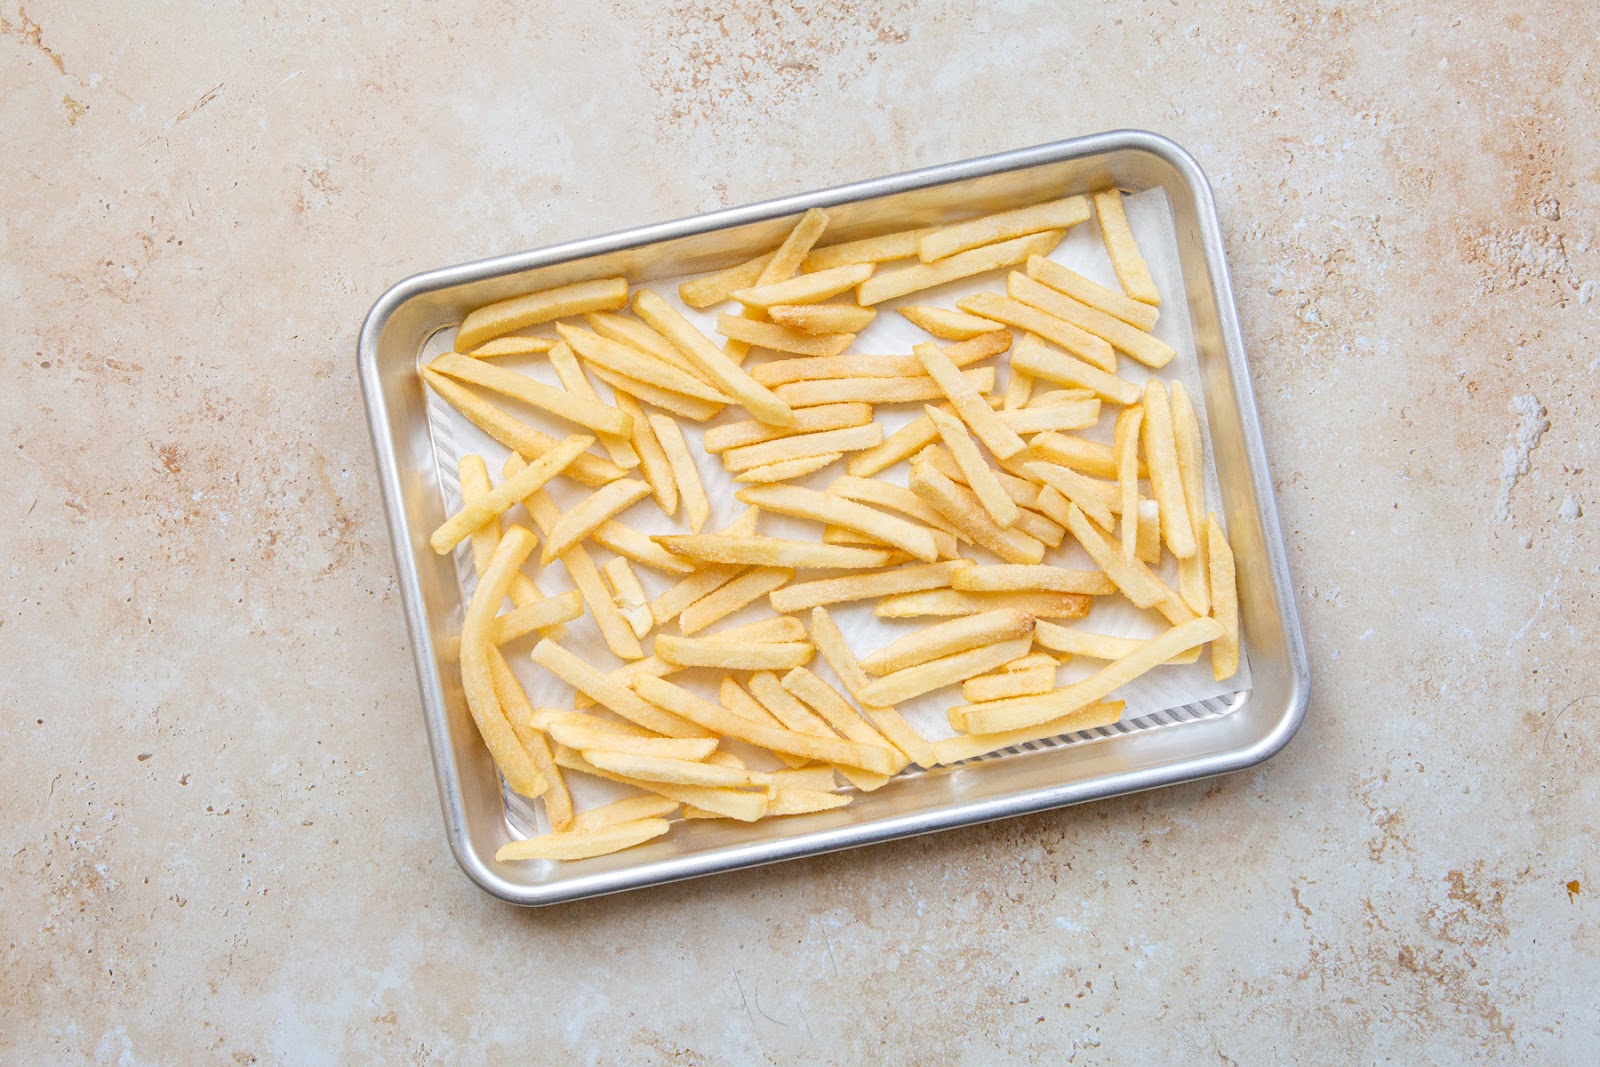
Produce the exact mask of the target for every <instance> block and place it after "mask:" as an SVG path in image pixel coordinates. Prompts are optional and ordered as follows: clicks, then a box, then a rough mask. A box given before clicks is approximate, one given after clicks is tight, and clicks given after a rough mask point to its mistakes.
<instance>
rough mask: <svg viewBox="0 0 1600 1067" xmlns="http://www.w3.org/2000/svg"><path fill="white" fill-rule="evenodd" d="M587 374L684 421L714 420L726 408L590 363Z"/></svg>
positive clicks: (722, 405) (713, 402)
mask: <svg viewBox="0 0 1600 1067" xmlns="http://www.w3.org/2000/svg"><path fill="white" fill-rule="evenodd" d="M589 371H590V373H592V374H593V375H594V376H595V377H596V378H599V379H600V380H601V381H602V382H605V383H606V384H607V385H609V386H611V388H612V389H613V390H621V391H622V392H624V393H630V394H632V395H633V396H636V397H638V398H639V399H640V400H643V401H645V402H646V403H649V404H654V405H655V406H656V407H658V408H660V409H661V410H663V411H670V412H672V413H673V414H674V415H676V416H678V417H679V418H682V419H688V420H689V421H690V422H705V421H706V420H708V419H714V418H716V417H717V416H718V415H720V414H722V410H723V408H724V407H725V406H726V405H724V404H719V403H716V402H715V401H711V400H701V399H700V398H699V397H693V396H684V395H683V394H682V393H674V392H673V391H672V390H671V389H662V388H661V387H660V386H656V385H651V384H650V383H649V382H641V381H640V380H639V379H637V378H630V377H628V376H627V375H626V374H618V373H617V372H616V371H614V370H610V369H609V368H606V367H602V366H599V365H597V364H594V363H591V364H589Z"/></svg>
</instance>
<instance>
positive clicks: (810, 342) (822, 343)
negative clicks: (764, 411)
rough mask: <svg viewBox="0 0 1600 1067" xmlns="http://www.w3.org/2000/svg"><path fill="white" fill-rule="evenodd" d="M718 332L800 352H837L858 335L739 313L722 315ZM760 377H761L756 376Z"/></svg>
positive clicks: (760, 344)
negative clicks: (814, 329) (815, 330)
mask: <svg viewBox="0 0 1600 1067" xmlns="http://www.w3.org/2000/svg"><path fill="white" fill-rule="evenodd" d="M717 332H718V333H720V334H722V336H724V337H727V338H729V339H731V340H734V341H743V342H744V343H745V344H747V345H753V346H756V347H760V348H770V349H772V350H773V351H774V352H793V353H794V354H795V355H799V356H837V355H838V354H839V353H840V352H843V351H844V350H845V349H846V348H849V347H850V342H851V341H854V340H855V339H856V335H855V334H853V333H832V334H810V333H802V332H800V331H799V330H791V329H789V328H788V327H787V326H779V325H778V324H777V323H773V322H756V321H755V320H754V319H747V318H743V317H741V316H739V315H718V316H717ZM756 380H757V381H760V380H761V379H760V378H759V377H757V378H756Z"/></svg>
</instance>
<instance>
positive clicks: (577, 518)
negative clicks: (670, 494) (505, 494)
mask: <svg viewBox="0 0 1600 1067" xmlns="http://www.w3.org/2000/svg"><path fill="white" fill-rule="evenodd" d="M522 495H523V496H524V497H526V496H527V495H529V494H526V493H524V494H522ZM649 495H650V486H649V485H647V484H645V483H644V482H641V481H636V480H635V479H632V478H624V479H620V480H618V481H615V482H611V483H609V484H607V485H603V486H601V487H600V488H599V489H596V490H595V491H594V492H593V493H590V494H589V495H588V496H587V497H585V498H584V499H583V500H581V501H579V502H578V504H576V505H575V506H573V507H571V508H569V509H567V510H566V511H563V512H562V513H561V519H560V521H558V522H557V523H556V524H555V528H554V529H552V530H551V531H550V536H549V537H548V538H546V540H545V543H544V552H543V554H542V555H541V556H540V557H539V562H540V563H541V564H543V565H545V566H549V565H550V564H551V563H552V562H554V561H555V560H556V558H557V557H559V556H560V555H561V553H563V552H565V551H566V550H567V549H569V548H571V547H572V546H573V545H575V544H577V543H578V542H579V541H581V540H583V539H584V538H585V537H588V536H590V535H591V534H592V533H593V532H594V529H595V527H597V526H599V525H600V524H601V523H603V522H608V521H610V520H611V519H612V518H615V517H616V516H617V515H620V514H622V513H623V512H624V511H627V510H628V509H629V508H631V507H633V505H635V504H637V503H638V502H639V501H641V500H643V499H644V498H645V497H647V496H649Z"/></svg>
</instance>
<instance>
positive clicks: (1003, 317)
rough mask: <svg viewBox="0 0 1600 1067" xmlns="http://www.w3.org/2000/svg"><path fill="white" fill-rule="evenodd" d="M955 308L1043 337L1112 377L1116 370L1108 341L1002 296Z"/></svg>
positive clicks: (977, 297)
mask: <svg viewBox="0 0 1600 1067" xmlns="http://www.w3.org/2000/svg"><path fill="white" fill-rule="evenodd" d="M956 307H958V308H960V309H961V310H962V311H966V312H969V313H971V314H973V315H982V316H983V317H984V318H989V319H994V320H995V321H997V322H1003V323H1005V324H1006V325H1007V326H1014V327H1016V328H1017V329H1019V330H1025V331H1027V332H1028V333H1030V334H1035V335H1037V336H1039V337H1042V338H1044V339H1045V340H1047V341H1049V342H1050V343H1051V344H1053V345H1057V346H1059V347H1061V348H1064V349H1066V350H1067V351H1068V352H1071V353H1072V354H1073V355H1075V356H1078V357H1080V358H1081V359H1083V360H1084V361H1085V362H1087V363H1090V364H1092V365H1094V366H1095V367H1097V368H1099V369H1100V370H1102V371H1106V372H1108V373H1109V372H1111V371H1115V370H1116V369H1117V354H1116V352H1115V351H1113V350H1112V348H1111V343H1110V342H1109V341H1107V340H1106V339H1105V338H1103V337H1096V336H1095V335H1094V334H1092V333H1089V332H1088V331H1087V330H1082V329H1079V328H1078V327H1076V326H1074V325H1073V324H1072V323H1070V322H1064V321H1062V320H1061V319H1058V318H1056V317H1055V316H1054V315H1049V314H1046V313H1045V312H1043V311H1040V310H1039V309H1038V308H1036V307H1033V306H1032V305H1030V304H1024V303H1023V302H1022V301H1020V300H1015V299H1012V298H1011V297H1009V296H1002V295H1001V294H999V293H991V292H982V293H974V294H973V295H971V296H967V297H963V298H961V299H960V300H957V301H956Z"/></svg>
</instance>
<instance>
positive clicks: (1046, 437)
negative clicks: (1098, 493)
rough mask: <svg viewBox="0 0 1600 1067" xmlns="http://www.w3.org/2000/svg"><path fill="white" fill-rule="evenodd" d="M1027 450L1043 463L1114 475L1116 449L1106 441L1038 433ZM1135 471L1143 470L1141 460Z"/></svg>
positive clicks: (1106, 475)
mask: <svg viewBox="0 0 1600 1067" xmlns="http://www.w3.org/2000/svg"><path fill="white" fill-rule="evenodd" d="M1028 451H1030V452H1032V453H1033V454H1034V456H1036V457H1037V458H1039V459H1042V460H1044V461H1045V462H1047V463H1059V464H1061V465H1062V466H1063V467H1070V468H1071V469H1073V470H1075V471H1079V472H1080V473H1083V474H1089V475H1093V476H1094V477H1096V478H1115V477H1116V476H1117V456H1116V453H1115V452H1113V451H1112V449H1111V446H1110V445H1103V444H1101V443H1100V442H1099V441H1087V440H1085V439H1083V438H1082V437H1070V436H1068V435H1067V434H1064V433H1042V434H1040V435H1039V436H1038V437H1035V438H1034V439H1033V440H1031V441H1029V442H1028ZM1139 473H1140V474H1144V473H1145V470H1144V464H1143V463H1140V464H1139Z"/></svg>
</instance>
